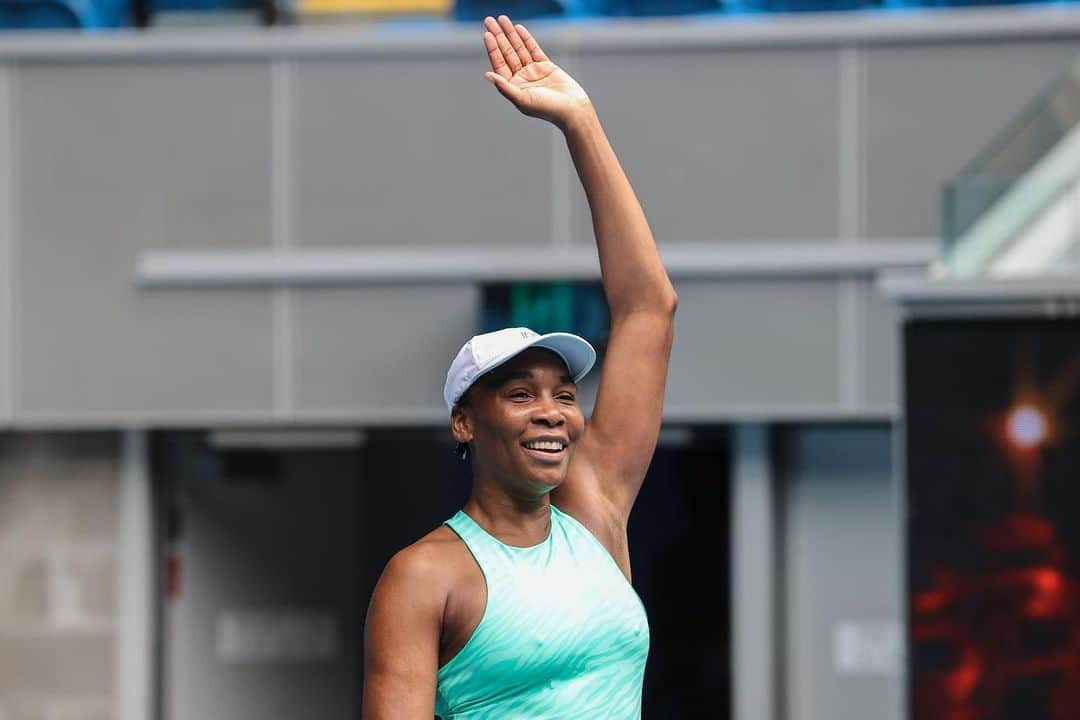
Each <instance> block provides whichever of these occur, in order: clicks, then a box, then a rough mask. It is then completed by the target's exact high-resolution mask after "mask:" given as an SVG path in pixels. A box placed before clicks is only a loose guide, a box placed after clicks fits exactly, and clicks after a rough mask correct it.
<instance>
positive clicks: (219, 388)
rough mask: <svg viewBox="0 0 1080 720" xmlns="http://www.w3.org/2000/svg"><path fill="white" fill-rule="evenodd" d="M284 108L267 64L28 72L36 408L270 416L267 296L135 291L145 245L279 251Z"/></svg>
mask: <svg viewBox="0 0 1080 720" xmlns="http://www.w3.org/2000/svg"><path fill="white" fill-rule="evenodd" d="M269 96H270V84H269V73H268V71H267V69H266V68H265V67H261V66H256V65H224V66H221V65H209V64H207V65H187V66H175V65H167V64H162V65H152V66H146V67H112V66H101V65H91V66H84V67H77V66H43V67H30V68H27V69H25V70H23V71H21V72H20V77H19V86H18V98H19V116H18V128H19V133H20V136H19V139H20V145H19V183H20V188H19V194H18V199H19V205H18V208H17V211H18V216H19V231H20V232H19V237H18V243H19V259H20V264H19V266H18V268H17V272H18V274H19V278H20V296H19V315H18V324H19V331H20V341H21V344H20V346H19V348H18V363H19V366H18V370H19V378H20V387H19V398H18V400H19V406H20V410H22V411H25V413H26V414H27V415H28V416H33V415H35V414H49V415H55V414H64V413H75V414H79V413H101V412H106V413H107V412H116V411H122V412H123V411H130V412H141V411H147V412H148V411H159V412H161V413H164V414H166V415H167V414H169V413H183V412H185V411H263V410H265V409H267V408H268V407H270V405H271V394H272V381H271V367H270V359H269V358H270V348H271V333H272V327H271V313H270V307H271V306H270V295H269V292H268V291H264V290H250V291H246V290H245V291H217V292H197V293H192V292H184V291H179V292H153V293H151V292H148V291H140V290H139V289H137V288H136V287H135V285H134V269H135V262H136V258H137V256H138V253H139V251H140V250H142V249H145V248H166V247H168V248H172V247H199V248H202V247H238V246H239V247H243V246H259V245H266V244H267V243H268V241H269V238H270V181H269V162H270V160H269V158H270V154H271V145H270V131H269V117H270V113H269V99H270V97H269Z"/></svg>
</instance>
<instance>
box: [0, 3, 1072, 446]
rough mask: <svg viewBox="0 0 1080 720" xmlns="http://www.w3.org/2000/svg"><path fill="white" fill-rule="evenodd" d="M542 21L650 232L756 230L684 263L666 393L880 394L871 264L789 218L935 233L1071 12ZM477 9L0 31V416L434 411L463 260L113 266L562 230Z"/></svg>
mask: <svg viewBox="0 0 1080 720" xmlns="http://www.w3.org/2000/svg"><path fill="white" fill-rule="evenodd" d="M538 32H539V31H538ZM540 34H541V36H542V37H541V39H542V40H544V42H545V43H546V44H547V46H548V47H547V49H548V51H549V52H550V53H551V54H552V55H553V56H554V57H556V58H557V59H558V60H559V61H560V62H562V63H564V64H565V65H566V66H567V67H568V68H569V69H570V70H571V71H572V72H574V73H575V74H576V75H578V76H579V77H580V79H581V80H582V82H583V83H584V84H585V86H586V87H587V88H588V90H589V91H590V93H591V95H592V97H593V98H594V100H595V102H596V104H597V106H598V107H599V109H600V111H601V114H602V116H603V118H604V119H605V122H606V124H607V128H608V130H609V133H610V135H611V137H612V140H613V142H614V144H615V147H616V149H617V151H618V152H619V154H620V156H621V157H622V159H623V161H624V164H625V166H626V169H627V171H628V173H629V175H630V176H631V178H632V180H633V181H634V183H635V185H636V187H637V189H638V191H639V194H640V195H641V198H642V201H643V203H644V205H645V207H646V210H647V212H648V214H649V217H650V221H651V223H652V226H653V228H654V230H655V232H656V235H657V238H658V240H659V242H660V244H661V246H662V247H664V248H681V249H684V250H685V249H686V248H691V249H693V248H695V247H696V248H698V249H699V250H701V249H709V250H713V251H715V250H718V249H720V250H727V251H732V252H734V253H735V254H736V256H737V255H738V253H739V252H744V251H752V252H760V251H762V250H763V249H769V248H772V249H775V250H776V251H777V252H776V253H775V256H774V257H773V258H772V259H771V260H770V261H769V262H766V263H765V267H764V269H763V268H762V267H760V266H759V267H757V269H748V268H747V267H746V266H745V263H744V264H742V265H740V264H739V263H738V262H736V261H731V262H728V261H721V262H719V266H718V267H713V268H712V271H718V272H719V274H720V275H722V276H723V277H717V276H712V277H705V278H702V277H700V276H699V277H691V275H692V274H693V273H692V272H691V273H684V276H682V277H677V278H676V283H677V285H678V287H679V290H680V294H681V297H682V300H683V302H682V311H681V313H680V318H679V330H678V334H677V341H676V347H675V351H674V357H673V360H672V368H673V372H672V382H671V387H670V392H669V403H668V408H667V414H668V416H669V418H670V419H672V420H690V421H693V420H701V419H712V420H716V419H720V418H726V419H738V418H747V417H753V418H762V417H764V418H769V417H788V418H792V417H794V418H829V417H849V418H850V417H862V418H871V419H873V418H877V419H880V418H883V417H887V416H890V415H892V414H893V413H894V412H895V409H896V401H895V394H894V392H893V388H894V387H895V385H896V383H895V373H896V368H895V363H894V362H893V357H894V356H895V344H896V332H895V315H894V314H893V313H892V311H891V310H890V308H889V307H888V305H887V304H886V303H885V302H883V301H882V300H881V299H880V298H878V297H877V296H876V294H875V292H874V290H873V286H872V280H873V273H874V268H875V267H877V266H880V265H882V264H884V265H887V264H888V262H887V261H885V260H881V259H880V257H879V256H875V257H879V260H875V261H872V262H870V263H869V265H868V266H864V267H862V268H859V269H852V268H850V267H848V268H847V269H845V268H844V267H842V263H841V264H839V265H836V266H835V267H833V268H832V269H831V270H826V271H821V270H818V271H815V272H814V273H810V274H808V273H805V272H802V273H800V272H799V271H797V270H796V271H793V270H792V268H791V266H790V260H787V261H785V257H787V255H785V252H784V249H785V248H792V247H795V248H800V247H801V248H803V249H804V250H807V249H808V250H809V251H810V254H811V255H814V254H827V253H835V252H839V253H840V255H841V256H842V255H843V254H844V253H848V256H850V254H851V253H857V252H863V253H874V252H878V251H881V250H890V249H895V248H901V249H903V248H904V247H913V246H916V245H918V246H919V247H926V245H925V244H920V243H927V242H929V243H931V244H932V243H934V242H935V240H934V238H935V236H936V234H937V226H938V216H939V209H938V207H939V202H938V197H939V187H940V184H941V182H942V181H943V180H945V179H946V178H948V177H949V176H950V175H952V174H953V173H955V172H957V171H958V170H959V169H960V167H961V166H962V164H963V163H964V162H965V161H966V160H967V159H968V158H970V157H971V156H972V155H973V154H974V153H975V152H976V151H977V150H978V149H979V148H980V147H981V146H982V145H983V144H984V143H985V142H986V141H987V140H988V139H989V138H990V137H991V135H992V134H993V133H994V132H995V131H996V130H997V129H999V128H1000V127H1002V126H1003V125H1004V124H1005V123H1006V122H1007V121H1008V119H1009V118H1010V117H1011V116H1012V115H1013V114H1015V113H1016V112H1017V111H1018V110H1019V109H1020V107H1021V106H1022V105H1023V104H1024V103H1025V102H1026V101H1027V100H1029V99H1030V98H1031V97H1032V96H1033V95H1034V94H1035V93H1036V92H1037V91H1038V89H1039V88H1040V87H1042V86H1043V85H1044V84H1045V83H1046V82H1047V81H1048V80H1049V79H1050V78H1052V77H1053V76H1054V74H1055V73H1056V72H1057V71H1058V70H1059V69H1060V68H1061V67H1062V66H1063V65H1064V63H1065V61H1066V60H1067V59H1068V58H1069V57H1071V55H1072V54H1073V52H1074V50H1075V47H1076V39H1077V37H1078V36H1080V12H1077V11H1076V10H1075V9H1066V8H1063V9H1061V10H1060V11H1055V12H1053V13H1049V12H1048V13H1041V14H1038V15H1037V16H1036V15H1032V14H1030V13H1022V12H1020V11H1015V10H996V11H992V12H978V11H973V12H971V13H954V14H949V13H944V14H940V15H926V16H918V17H915V16H906V17H898V18H889V17H876V18H869V19H868V18H863V17H859V16H851V17H839V18H828V19H820V18H810V19H806V18H794V19H790V18H789V19H776V20H769V21H755V22H754V23H753V24H750V25H746V24H742V23H734V22H730V23H707V24H702V23H692V22H690V23H681V22H679V23H672V22H651V23H640V24H620V23H613V24H611V25H603V26H597V27H590V28H570V29H568V28H566V27H563V26H551V27H546V28H542V32H541V33H540ZM475 35H476V33H475V30H474V29H468V30H465V29H462V30H453V31H447V32H436V33H428V34H422V33H418V34H409V33H400V34H394V35H380V34H378V33H375V32H363V31H359V30H357V31H350V32H348V33H340V32H330V31H295V32H293V31H288V32H280V33H261V34H254V33H240V34H224V35H216V36H214V37H213V38H210V39H207V38H205V37H204V36H187V35H179V36H173V37H170V38H169V39H167V40H164V39H161V38H154V37H152V36H128V35H123V34H120V35H116V36H109V37H102V38H97V39H85V38H81V39H79V40H78V41H77V42H76V41H72V42H61V41H56V40H52V41H48V42H46V41H40V42H37V43H34V42H29V43H20V44H18V45H15V44H11V45H3V44H0V108H7V111H8V112H7V114H6V115H5V114H4V113H0V116H3V117H6V122H7V125H4V124H3V123H0V159H2V157H5V156H10V157H11V158H12V160H13V162H11V163H10V164H2V163H0V166H2V167H3V170H2V171H0V207H4V206H5V205H4V204H5V203H6V204H8V205H10V207H11V209H12V217H13V222H12V223H10V224H3V226H2V227H0V253H3V254H6V256H7V257H10V258H11V259H12V268H13V270H14V272H7V273H3V274H0V423H2V422H5V418H7V420H6V422H8V423H13V424H15V425H36V426H42V425H51V426H55V425H74V426H83V427H85V426H87V425H99V426H106V427H108V426H115V425H116V424H122V423H128V422H151V423H155V422H157V423H171V424H176V423H182V424H202V423H208V422H209V423H215V424H222V423H230V422H251V421H259V422H264V421H275V420H288V421H292V422H325V421H327V420H335V421H345V422H364V423H418V422H421V423H423V422H431V421H434V420H437V419H439V418H441V413H442V410H441V408H440V392H439V390H440V382H441V381H440V380H439V378H440V376H441V375H442V373H443V372H444V371H445V366H446V363H447V361H448V359H449V358H450V357H451V356H452V354H453V352H454V351H455V350H456V348H457V347H458V345H459V343H460V342H461V341H462V338H463V337H467V336H468V335H469V334H471V333H472V332H473V331H474V330H475V329H476V328H477V323H478V303H479V294H478V292H477V290H476V287H475V285H474V284H473V283H471V282H469V281H467V280H464V281H462V280H460V279H459V280H457V281H452V282H438V281H434V282H432V281H429V282H411V283H408V284H402V283H400V282H395V280H394V276H393V274H392V273H391V274H390V275H389V276H386V277H383V278H381V279H380V281H379V282H377V283H375V284H370V283H352V282H349V281H347V280H346V281H342V282H339V283H337V286H336V287H326V286H325V285H323V286H318V285H303V286H296V285H293V286H291V287H283V286H281V285H279V284H276V283H273V282H263V283H255V284H250V283H241V284H239V285H237V286H235V287H232V286H228V283H226V284H225V286H218V287H213V288H211V287H191V288H183V287H171V288H164V287H159V288H148V287H145V286H141V285H139V284H138V283H137V279H136V268H137V266H138V264H139V262H140V259H141V258H144V257H145V255H146V253H151V252H153V253H158V254H161V253H174V254H175V253H183V252H188V253H191V252H201V253H204V256H205V257H208V258H209V260H208V262H210V263H211V264H213V263H214V262H217V261H219V260H220V259H221V257H222V255H221V253H223V252H224V251H229V250H244V251H247V252H256V253H258V252H262V253H270V252H272V251H286V250H287V251H289V252H291V253H293V254H297V253H299V254H302V253H304V252H308V251H313V250H318V249H321V250H326V251H330V252H341V253H353V255H351V256H350V257H358V258H360V261H361V263H362V262H363V260H364V258H370V257H371V255H369V254H365V253H372V252H378V251H387V250H396V251H401V250H402V249H404V248H409V249H412V250H414V251H416V252H417V253H419V257H420V258H421V260H422V259H423V258H424V257H426V256H425V255H424V253H425V252H429V251H430V252H436V253H437V252H443V253H448V254H444V255H437V256H436V257H438V258H444V259H445V261H446V263H447V264H453V257H454V251H455V250H460V249H461V248H463V247H465V246H473V247H480V248H484V247H487V248H507V247H514V248H522V249H533V250H543V249H544V248H547V249H550V250H552V251H558V250H566V251H571V250H573V249H574V248H581V247H586V246H588V244H589V243H590V242H591V238H590V228H589V223H588V217H587V212H586V209H585V205H584V200H583V198H582V195H581V192H580V190H579V188H578V187H577V184H576V180H575V178H574V176H573V173H572V169H571V167H570V164H569V161H568V159H567V157H566V152H565V148H563V147H562V143H561V140H560V139H559V138H558V137H557V135H556V133H554V132H553V131H552V130H550V129H549V128H547V127H546V126H544V125H542V124H539V123H536V122H530V121H528V120H526V119H523V118H521V117H519V116H518V114H517V113H515V112H514V111H513V110H512V109H511V108H509V107H508V106H506V105H505V103H504V101H503V100H502V99H501V98H500V97H498V95H497V94H496V93H494V92H493V91H492V89H491V88H490V87H486V86H485V84H484V81H483V79H482V77H481V75H480V72H481V70H482V67H481V65H482V62H483V57H482V54H481V53H480V51H479V48H478V41H477V40H476V37H475ZM434 66H437V67H438V68H439V72H438V73H434V74H433V73H431V72H430V69H431V68H432V67H434ZM674 78H678V82H674V81H673V79H674ZM642 88H646V89H647V93H646V92H645V91H643V90H642ZM492 178H498V179H499V180H498V183H497V185H498V188H497V189H494V190H493V189H492V187H491V179H492ZM510 188H512V190H510ZM493 193H494V195H493ZM493 197H495V198H496V199H497V201H495V202H493V201H492V198H493ZM507 228H514V229H513V231H512V232H508V231H507ZM264 256H265V255H264ZM331 257H333V256H331ZM724 257H729V256H724ZM755 257H756V256H755ZM838 257H839V256H838ZM725 263H727V264H726V265H725ZM770 263H771V264H770ZM785 263H787V264H785ZM2 265H3V263H0V266H2ZM690 270H695V268H694V267H693V264H692V263H691V266H690ZM697 271H698V272H700V268H698V269H697ZM811 275H812V276H811ZM286 285H288V283H286ZM390 309H392V310H393V313H392V314H391V313H389V312H388V310H390ZM744 309H752V310H753V311H754V319H750V317H749V315H748V314H747V313H745V312H744ZM374 337H379V338H380V341H379V342H373V341H372V338H374ZM731 337H738V338H739V342H737V343H732V342H728V341H725V340H724V338H731ZM5 338H6V339H7V340H9V342H3V341H4V340H5ZM792 347H798V348H799V351H798V352H791V351H790V349H791V348H792ZM706 379H707V380H708V382H705V380H706Z"/></svg>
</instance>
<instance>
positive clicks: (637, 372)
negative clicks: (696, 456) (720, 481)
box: [484, 16, 678, 520]
mask: <svg viewBox="0 0 1080 720" xmlns="http://www.w3.org/2000/svg"><path fill="white" fill-rule="evenodd" d="M485 27H486V32H485V33H484V43H485V46H486V47H487V50H488V56H489V58H490V60H491V66H492V71H491V72H488V73H487V77H488V79H489V80H491V82H492V83H493V84H494V85H495V86H496V87H497V88H498V89H499V91H500V92H501V93H502V94H503V95H504V96H505V97H506V98H507V99H508V100H510V101H511V102H512V103H514V105H516V106H517V107H518V109H519V110H521V111H522V112H523V113H525V114H526V115H531V116H534V117H540V118H543V119H545V120H548V121H549V122H552V123H553V124H555V125H556V126H557V127H558V128H559V129H560V130H562V132H563V134H564V135H565V137H566V142H567V146H568V147H569V149H570V155H571V157H572V158H573V161H574V166H575V167H576V168H577V172H578V177H579V178H580V179H581V184H582V186H583V187H584V189H585V195H586V197H587V199H588V201H589V208H590V210H591V212H592V221H593V231H594V233H595V236H596V246H597V249H598V251H599V255H600V270H601V274H602V277H603V283H604V294H605V295H606V297H607V302H608V307H609V309H610V312H611V333H610V338H609V341H608V348H607V353H606V355H605V357H604V367H603V372H602V376H601V380H600V392H599V395H598V397H597V401H596V407H595V409H594V411H593V415H592V418H591V419H590V422H589V424H588V427H587V429H586V431H585V434H584V436H583V437H582V440H581V443H580V445H579V447H578V449H577V451H576V454H575V456H574V462H573V465H571V469H570V475H569V476H568V477H567V479H566V482H565V483H564V485H563V486H562V487H560V488H559V490H558V491H557V492H558V494H559V496H560V498H567V499H570V500H571V501H572V502H573V503H575V504H579V503H585V504H590V503H592V502H593V501H594V500H595V499H597V497H598V496H599V497H600V498H602V499H603V500H604V501H606V502H607V503H608V504H609V507H610V508H611V510H613V511H614V514H615V515H616V516H617V517H618V518H621V519H623V520H625V519H626V517H628V516H629V514H630V509H631V507H632V506H633V503H634V500H635V498H636V497H637V493H638V490H639V489H640V487H641V482H642V480H643V479H644V477H645V471H646V470H647V469H648V466H649V462H650V461H651V460H652V456H653V451H654V450H655V447H656V437H657V434H658V433H659V430H660V418H661V413H662V410H663V404H664V388H665V385H666V382H667V368H668V359H669V357H670V355H671V344H672V338H673V333H674V314H675V308H676V305H677V304H678V298H677V296H676V294H675V290H674V288H673V287H672V285H671V281H670V280H669V278H668V275H667V272H666V271H665V270H664V266H663V263H662V262H661V260H660V255H659V253H658V252H657V249H656V243H655V242H654V240H653V236H652V232H651V231H650V230H649V224H648V222H647V221H646V219H645V213H644V211H643V210H642V208H641V204H640V203H639V202H638V200H637V196H636V195H635V194H634V190H633V188H632V187H631V186H630V182H629V180H628V179H627V177H626V174H625V173H624V172H623V169H622V166H621V165H620V164H619V160H618V158H617V157H616V156H615V152H614V151H613V150H612V148H611V144H610V143H609V142H608V139H607V135H606V134H605V133H604V129H603V127H602V126H601V124H600V120H599V118H598V116H597V113H596V111H595V109H594V107H593V105H592V102H591V101H590V100H589V97H588V95H587V94H586V93H585V91H584V90H583V89H582V88H581V86H580V85H578V83H577V82H576V81H574V79H573V78H571V77H570V76H569V75H568V74H567V73H566V72H564V71H563V70H561V69H560V68H559V67H558V66H556V65H555V64H554V63H552V62H551V61H550V60H549V59H548V57H547V55H546V54H544V51H543V50H542V49H541V48H540V46H539V45H538V44H537V42H536V40H535V39H534V38H533V37H532V35H531V34H530V33H529V32H528V30H526V29H525V28H524V27H523V26H521V25H514V24H512V23H511V22H510V20H509V18H507V17H506V16H501V17H499V19H498V20H497V21H496V20H494V19H492V18H488V19H487V20H485ZM568 496H569V497H568Z"/></svg>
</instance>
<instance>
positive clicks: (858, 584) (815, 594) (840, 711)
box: [781, 426, 904, 720]
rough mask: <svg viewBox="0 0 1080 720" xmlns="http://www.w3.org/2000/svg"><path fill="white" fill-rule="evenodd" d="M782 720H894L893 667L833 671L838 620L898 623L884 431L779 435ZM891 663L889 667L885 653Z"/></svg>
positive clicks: (896, 553) (897, 550)
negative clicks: (782, 491) (860, 671)
mask: <svg viewBox="0 0 1080 720" xmlns="http://www.w3.org/2000/svg"><path fill="white" fill-rule="evenodd" d="M782 438H783V440H782V443H781V452H782V454H783V456H784V458H785V460H786V462H785V466H786V467H785V468H784V470H783V472H784V474H785V477H784V482H785V485H786V501H785V502H784V503H783V506H784V518H783V522H784V525H785V530H784V536H785V543H784V550H783V556H784V559H785V569H784V578H785V580H784V583H785V585H786V588H787V592H786V594H785V600H786V625H787V626H786V628H785V629H786V647H785V652H784V662H785V666H786V670H785V674H786V679H787V686H786V693H785V705H786V708H787V713H786V717H787V718H789V719H790V720H866V718H874V719H875V720H900V718H901V717H902V710H903V707H904V705H903V693H904V684H903V682H902V677H901V672H900V668H893V670H894V671H893V672H884V673H880V674H846V673H845V674H841V673H839V672H838V671H837V668H836V664H835V656H834V652H835V637H834V633H835V631H836V628H837V625H838V623H843V622H848V621H857V622H868V621H869V622H875V623H884V624H886V625H890V624H891V626H892V627H893V628H895V629H896V630H897V631H899V622H900V618H901V617H902V614H903V613H902V609H901V608H902V606H901V593H902V586H901V582H902V566H901V563H902V558H903V553H902V535H901V531H900V526H899V517H900V514H899V511H898V508H897V500H898V493H897V492H896V489H895V488H894V486H893V479H892V470H891V469H892V459H891V442H892V434H891V432H890V430H889V428H888V427H887V426H868V427H851V426H847V427H841V426H831V427H830V426H821V427H816V428H807V427H799V428H792V429H791V430H789V431H788V432H785V433H784V434H783V436H782ZM893 661H894V662H895V661H899V658H896V657H894V658H893Z"/></svg>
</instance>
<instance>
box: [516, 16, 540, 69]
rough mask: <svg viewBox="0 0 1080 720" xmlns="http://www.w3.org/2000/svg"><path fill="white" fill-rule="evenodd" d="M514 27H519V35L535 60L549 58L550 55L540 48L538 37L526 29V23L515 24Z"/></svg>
mask: <svg viewBox="0 0 1080 720" xmlns="http://www.w3.org/2000/svg"><path fill="white" fill-rule="evenodd" d="M514 27H515V28H516V29H517V31H518V35H520V36H521V39H522V41H523V42H524V43H525V48H526V49H527V50H528V51H529V56H530V57H532V59H533V61H534V62H542V61H544V60H547V59H548V56H547V55H546V54H545V53H544V51H543V50H541V49H540V43H538V42H536V38H534V37H533V36H532V33H531V32H529V31H528V30H527V29H525V26H524V25H515V26H514Z"/></svg>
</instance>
